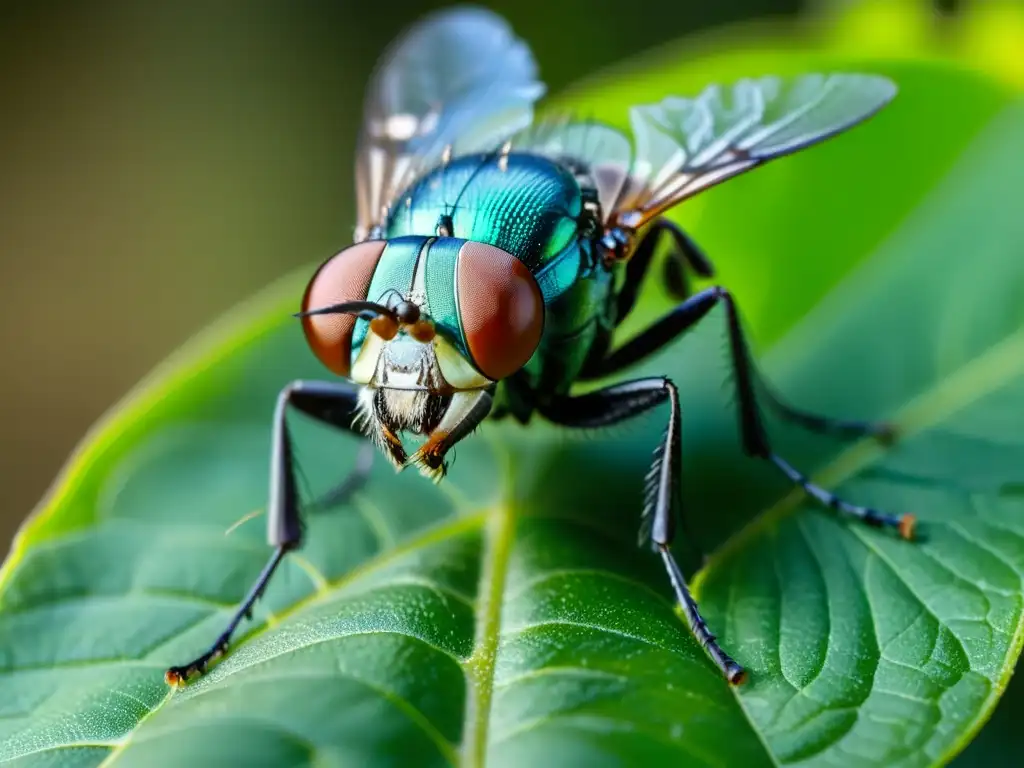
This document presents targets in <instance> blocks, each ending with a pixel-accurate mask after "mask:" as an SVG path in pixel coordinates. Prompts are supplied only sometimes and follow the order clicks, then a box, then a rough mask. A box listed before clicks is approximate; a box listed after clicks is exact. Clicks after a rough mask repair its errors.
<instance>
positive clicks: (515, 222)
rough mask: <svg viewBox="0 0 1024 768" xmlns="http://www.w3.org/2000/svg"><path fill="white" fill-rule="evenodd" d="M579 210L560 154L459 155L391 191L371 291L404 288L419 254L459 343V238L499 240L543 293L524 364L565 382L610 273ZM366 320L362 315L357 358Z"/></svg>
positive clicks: (548, 384)
mask: <svg viewBox="0 0 1024 768" xmlns="http://www.w3.org/2000/svg"><path fill="white" fill-rule="evenodd" d="M584 216H585V213H584V210H583V193H582V191H581V189H580V185H579V183H578V182H577V180H576V179H575V178H574V177H573V175H572V174H571V173H570V172H569V171H568V170H567V169H566V168H565V167H563V166H562V165H560V164H558V163H555V162H553V161H551V160H549V159H547V158H544V157H540V156H537V155H532V154H523V153H510V154H507V155H498V154H486V155H485V154H480V155H467V156H464V157H460V158H457V159H455V160H453V161H451V162H450V163H448V164H447V165H443V166H440V167H438V168H436V169H434V170H433V171H431V172H430V173H428V174H427V175H425V176H423V177H421V178H420V179H418V180H416V181H415V182H414V183H413V185H412V186H411V187H410V188H409V189H408V190H407V191H406V192H404V193H403V194H401V195H400V196H399V197H398V198H396V200H395V202H394V204H393V208H392V211H391V215H390V217H389V219H388V221H387V222H386V225H385V227H384V232H383V236H384V237H385V238H386V239H387V240H388V241H389V242H388V245H387V247H386V248H385V250H384V253H383V254H382V255H381V258H380V262H379V263H378V266H377V270H376V272H375V274H374V277H373V280H372V282H371V285H370V290H369V292H368V296H369V297H370V298H371V300H378V299H380V298H382V297H383V296H384V294H385V293H387V292H388V291H389V290H391V289H394V290H396V291H398V292H399V293H402V294H406V293H408V292H410V291H411V290H412V286H413V280H414V275H415V271H416V266H417V263H418V262H419V261H420V260H421V259H423V261H422V263H423V265H424V269H425V271H424V274H423V283H422V287H423V290H424V293H425V294H426V295H425V296H424V297H423V298H424V299H426V304H427V306H428V308H429V312H430V314H431V316H432V318H433V320H434V322H435V324H437V325H438V326H439V328H440V329H442V331H443V332H445V335H446V336H448V338H451V339H453V341H455V343H456V344H457V346H459V347H460V348H461V349H462V350H464V349H465V344H464V339H463V337H462V332H461V328H460V327H459V320H458V307H457V296H456V288H455V281H454V267H455V261H456V258H457V255H458V251H459V248H460V247H461V244H462V242H464V241H465V240H473V241H476V242H482V243H488V244H490V245H494V246H497V247H498V248H501V249H502V250H504V251H506V252H508V253H510V254H512V255H513V256H515V257H516V258H518V259H520V260H521V261H522V262H523V264H525V265H526V267H527V268H528V269H529V270H530V272H531V273H532V274H533V275H534V277H535V278H536V280H537V283H538V285H539V286H540V289H541V293H542V294H543V296H544V301H545V324H544V335H543V338H542V340H541V343H540V347H539V348H538V350H537V353H536V354H535V355H534V356H533V358H532V359H531V361H530V363H529V364H528V365H527V367H526V369H525V370H526V374H527V375H528V376H530V378H531V379H532V383H533V385H534V386H535V387H537V388H540V389H542V390H547V391H565V390H566V389H568V387H569V385H570V384H571V383H572V380H573V379H574V378H575V376H576V374H577V373H578V372H579V369H580V367H581V366H582V364H583V360H584V358H585V356H586V353H587V351H588V350H589V347H590V345H591V342H592V340H593V337H594V334H595V333H596V331H597V324H598V322H600V321H601V320H603V319H604V313H605V307H606V304H607V299H608V291H609V288H610V279H611V276H610V274H609V273H608V272H607V271H606V270H605V269H604V267H602V266H600V265H598V264H595V262H594V258H593V242H592V240H591V238H590V237H589V236H588V233H587V232H586V231H585V226H584V224H583V221H584ZM435 238H436V239H435ZM366 330H367V328H366V322H365V321H360V322H359V323H358V324H357V327H356V329H355V334H354V338H353V345H352V352H353V359H354V357H355V355H356V354H358V351H359V348H360V346H361V344H362V341H363V340H364V339H365V336H366Z"/></svg>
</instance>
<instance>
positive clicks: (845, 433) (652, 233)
mask: <svg viewBox="0 0 1024 768" xmlns="http://www.w3.org/2000/svg"><path fill="white" fill-rule="evenodd" d="M663 234H667V235H669V236H670V237H671V239H672V244H673V246H674V247H673V250H672V251H671V252H670V255H669V258H668V259H667V260H666V261H665V275H664V279H665V284H666V286H667V287H668V289H669V292H670V293H672V294H673V295H674V296H675V297H676V298H678V299H686V298H687V297H688V296H689V295H690V294H689V288H688V286H687V283H686V273H685V266H686V265H688V266H689V267H690V268H691V269H692V270H693V271H694V272H696V273H697V274H698V275H700V276H701V277H713V276H714V267H713V266H712V265H711V262H710V261H709V260H708V258H707V256H705V255H704V252H703V251H702V250H701V249H700V248H699V247H698V246H697V244H696V243H695V242H694V241H693V240H692V239H691V238H690V236H689V235H688V234H686V232H685V231H683V229H681V228H680V227H679V225H677V224H675V223H674V222H672V221H670V220H669V219H666V218H659V219H655V220H654V222H653V223H652V224H651V226H650V228H649V229H648V230H647V231H646V232H645V233H644V236H643V239H642V240H641V241H640V243H639V244H638V245H637V247H636V250H635V251H634V252H633V255H632V256H630V258H629V261H628V262H627V264H626V279H625V282H624V283H623V286H622V289H621V290H620V291H619V295H618V298H617V311H616V324H620V323H622V321H623V320H625V318H626V316H627V315H628V314H629V313H630V311H631V310H632V309H633V306H634V305H635V304H636V298H637V295H638V294H639V292H640V285H641V284H642V282H643V279H644V277H646V275H647V271H648V269H649V267H650V263H651V258H652V257H653V256H654V251H655V249H656V248H657V246H658V243H659V242H660V240H661V238H662V235H663ZM656 331H657V325H656V326H654V327H652V328H651V329H649V331H648V332H647V333H644V334H643V336H644V337H650V338H649V343H647V344H646V345H644V346H642V347H641V348H640V349H638V350H637V351H638V352H640V353H641V354H638V355H636V356H635V357H632V358H630V360H629V362H623V363H622V364H620V365H617V366H616V367H615V368H614V369H609V367H608V365H609V363H608V361H607V360H603V361H602V360H601V359H595V360H593V361H591V360H588V364H589V365H588V366H587V367H586V368H585V369H584V371H583V377H582V378H585V379H586V378H599V377H601V376H605V375H607V374H609V373H611V372H613V371H614V370H618V369H619V368H623V367H625V366H626V365H628V364H629V363H630V362H635V361H636V360H639V359H640V358H641V357H645V356H647V355H650V354H653V353H654V352H656V351H658V350H659V349H661V347H662V346H664V345H665V344H667V343H668V342H670V341H672V340H673V339H675V337H676V336H677V335H678V333H668V334H659V333H657V332H656ZM652 332H654V333H652ZM757 384H758V386H759V388H760V390H761V394H762V395H763V396H764V398H765V400H766V401H767V403H768V405H769V406H770V407H771V408H772V409H774V410H775V412H776V413H777V414H778V415H779V416H781V417H782V418H783V419H786V420H787V421H791V422H793V423H794V424H797V425H799V426H801V427H803V428H804V429H806V430H809V431H811V432H818V433H822V434H833V435H838V436H840V437H861V436H870V437H875V438H877V439H878V440H879V441H881V442H882V443H884V444H886V445H889V444H891V443H892V442H893V441H894V440H895V437H896V435H895V428H894V427H893V425H892V424H889V423H887V422H876V421H863V420H857V419H837V418H833V417H829V416H822V415H819V414H816V413H810V412H808V411H805V410H802V409H799V408H794V407H793V406H791V405H789V404H788V403H786V402H784V401H783V400H782V399H781V398H780V397H779V396H778V395H776V394H775V393H774V392H773V391H772V390H771V389H770V388H769V387H767V386H766V385H765V383H764V382H762V381H759V382H757Z"/></svg>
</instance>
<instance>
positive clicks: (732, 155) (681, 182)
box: [608, 74, 896, 229]
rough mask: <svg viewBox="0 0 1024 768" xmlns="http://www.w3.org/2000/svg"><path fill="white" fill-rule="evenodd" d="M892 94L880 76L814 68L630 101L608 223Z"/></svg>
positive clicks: (828, 132)
mask: <svg viewBox="0 0 1024 768" xmlns="http://www.w3.org/2000/svg"><path fill="white" fill-rule="evenodd" d="M895 95H896V85H895V84H894V83H893V82H892V81H890V80H888V79H886V78H884V77H879V76H875V75H859V74H831V75H821V74H813V75H801V76H799V77H792V78H782V77H762V78H759V79H756V80H740V81H739V82H737V83H735V84H734V85H731V86H728V87H725V88H723V87H721V86H718V85H713V86H710V87H708V88H706V89H705V90H704V91H703V92H702V93H701V94H700V95H698V96H697V97H695V98H692V99H684V98H668V99H665V100H664V101H662V102H661V103H660V104H652V105H647V106H639V107H634V108H633V109H632V110H631V111H630V122H631V124H632V128H633V137H634V155H633V163H632V166H631V168H630V172H629V178H628V179H626V181H625V182H624V183H623V185H622V188H621V191H620V193H619V195H618V198H617V199H616V201H615V204H614V206H613V208H614V210H613V211H612V213H611V215H610V216H609V217H608V218H609V221H610V223H612V224H616V225H619V226H624V227H629V228H633V229H636V228H638V227H640V226H642V225H643V224H644V223H645V222H647V221H649V220H650V219H652V218H654V217H655V216H657V215H658V214H660V213H662V212H664V211H665V210H666V209H668V208H671V207H672V206H673V205H675V204H677V203H679V202H680V201H682V200H684V199H686V198H687V197H691V196H692V195H695V194H696V193H697V192H700V191H701V190H703V189H707V188H708V187H710V186H713V185H714V184H718V183H719V182H722V181H725V180H726V179H728V178H730V177H732V176H735V175H736V174H739V173H743V172H744V171H747V170H750V169H751V168H755V167H756V166H758V165H761V164H763V163H764V162H766V161H768V160H771V159H772V158H775V157H780V156H782V155H787V154H790V153H791V152H796V151H798V150H800V149H803V148H804V147H807V146H810V145H811V144H815V143H816V142H819V141H823V140H824V139H827V138H829V137H830V136H834V135H835V134H837V133H839V132H841V131H844V130H846V129H847V128H850V127H852V126H854V125H856V124H857V123H859V122H861V121H862V120H865V119H866V118H868V117H870V116H871V115H873V114H874V113H875V112H877V111H878V110H879V109H881V108H882V107H883V106H885V104H887V103H888V102H889V101H890V100H891V99H892V98H893V96H895Z"/></svg>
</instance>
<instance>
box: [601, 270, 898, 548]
mask: <svg viewBox="0 0 1024 768" xmlns="http://www.w3.org/2000/svg"><path fill="white" fill-rule="evenodd" d="M719 303H721V304H724V305H725V309H726V318H727V324H728V330H729V351H730V355H731V357H732V366H733V370H734V371H735V374H736V389H737V395H738V398H737V400H738V407H739V416H740V439H741V442H742V445H743V450H744V451H745V452H746V453H747V455H749V456H756V457H759V458H762V459H766V460H768V461H770V462H772V464H774V465H775V466H776V467H777V468H778V469H779V471H780V472H782V474H784V475H785V476H786V477H787V478H788V479H789V480H790V482H792V483H793V484H795V485H798V486H800V487H801V488H803V489H804V491H806V492H807V494H808V495H810V496H811V497H813V498H814V499H815V500H816V501H818V502H819V503H820V504H822V505H823V506H825V507H828V508H829V509H832V510H835V511H836V512H838V513H840V514H843V515H846V516H848V517H852V518H855V519H857V520H861V521H863V522H864V523H867V524H868V525H871V526H875V527H888V528H893V529H895V530H897V531H899V534H900V535H901V536H902V537H903V538H905V539H911V538H913V535H914V524H915V518H914V516H913V515H892V514H888V513H886V512H880V511H879V510H877V509H872V508H870V507H861V506H857V505H855V504H850V503H848V502H846V501H843V500H842V499H840V498H839V497H838V496H836V495H835V494H832V493H829V492H828V491H826V490H825V489H824V488H820V487H819V486H817V485H814V484H813V483H811V482H810V481H809V480H808V479H807V477H806V476H805V475H803V473H801V472H800V471H798V470H797V469H795V468H794V467H793V466H792V465H791V464H790V463H789V462H788V461H786V460H785V459H783V458H782V457H781V456H779V455H778V454H776V453H775V452H774V451H772V449H771V445H770V443H769V441H768V434H767V432H766V431H765V428H764V423H763V421H762V419H761V414H760V411H759V409H758V404H757V396H756V392H755V378H754V369H753V365H752V364H751V360H750V354H749V352H748V350H747V345H746V342H745V341H744V338H743V331H742V329H741V328H740V322H739V316H738V314H737V311H736V303H735V301H734V300H733V298H732V296H731V295H730V294H729V292H728V291H727V290H725V289H724V288H722V287H719V286H715V287H714V288H708V289H707V290H705V291H701V292H700V293H698V294H695V295H694V296H692V297H690V298H689V299H687V300H686V301H684V302H683V303H681V304H680V305H679V306H677V307H676V308H675V309H674V310H672V311H671V312H670V313H669V314H667V315H665V316H664V317H663V318H661V320H659V321H658V322H656V323H655V324H654V325H652V326H651V327H650V328H648V329H647V330H646V331H644V332H643V333H641V334H640V335H639V336H637V337H636V338H635V339H633V340H631V341H629V342H627V343H626V344H624V345H623V346H622V347H620V348H619V349H617V350H615V351H614V352H612V353H611V354H610V355H609V356H608V357H606V358H605V363H604V366H603V368H602V370H601V371H600V373H599V375H607V374H609V373H612V372H614V371H617V370H619V369H621V368H625V367H626V366H628V365H631V364H632V363H635V362H636V361H637V360H639V359H641V358H643V357H646V356H647V355H649V354H650V353H651V352H653V351H654V350H656V349H659V348H661V347H662V346H664V345H665V344H666V343H668V342H669V341H670V340H672V339H674V338H675V337H677V336H679V335H680V334H681V333H683V332H684V331H686V330H687V329H689V328H691V327H693V326H694V325H696V324H697V323H698V322H699V321H700V320H701V319H702V318H703V317H704V316H705V315H706V314H707V313H708V312H709V311H711V309H712V308H713V307H715V306H716V305H717V304H719ZM805 416H806V418H809V419H822V417H813V416H809V415H806V414H805ZM822 421H825V422H828V420H827V419H822ZM840 424H846V425H848V426H849V425H851V424H855V422H840Z"/></svg>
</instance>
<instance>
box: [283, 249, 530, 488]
mask: <svg viewBox="0 0 1024 768" xmlns="http://www.w3.org/2000/svg"><path fill="white" fill-rule="evenodd" d="M390 243H394V241H387V240H370V241H364V242H362V243H358V244H356V245H353V246H351V247H350V248H347V249H345V250H344V251H342V252H341V253H339V254H338V255H336V256H334V257H333V258H331V259H330V260H328V261H327V262H326V263H325V264H324V265H323V266H322V267H321V268H320V269H319V271H318V272H317V273H316V275H314V277H313V279H312V280H311V281H310V283H309V286H308V288H307V289H306V294H305V297H304V299H303V306H302V310H303V311H302V315H301V316H302V323H303V329H304V331H305V334H306V340H307V341H308V342H309V345H310V348H311V349H312V350H313V352H314V353H315V354H316V356H317V357H318V358H319V359H320V361H321V362H322V363H323V364H324V365H325V366H327V367H328V368H329V369H330V370H331V371H333V372H334V373H336V374H338V375H340V376H344V377H346V378H349V379H351V380H352V381H354V382H355V383H357V384H361V385H362V387H363V389H362V392H361V393H360V398H359V413H358V414H357V418H358V419H359V425H360V427H361V428H362V430H363V431H364V432H365V433H366V434H367V435H368V436H369V437H370V438H371V439H373V440H374V441H375V442H376V443H377V444H378V446H379V447H380V448H381V449H382V450H383V452H384V453H385V455H386V456H388V458H389V459H390V460H391V461H392V463H394V465H395V466H396V467H398V468H402V467H405V466H407V465H409V464H414V465H416V466H418V467H419V468H420V470H421V471H422V472H423V473H424V474H425V475H428V476H430V477H432V478H434V479H440V478H441V477H442V476H443V475H444V472H445V469H446V463H445V461H444V457H445V454H446V453H447V452H448V450H450V449H451V447H452V446H454V445H455V444H456V443H457V442H458V441H459V440H461V439H462V438H463V437H465V436H466V435H468V434H469V433H470V432H471V431H472V430H473V429H475V428H476V426H477V425H478V424H479V423H480V422H481V421H482V420H483V419H484V418H485V417H486V416H487V414H488V412H489V411H490V409H491V404H492V394H493V391H494V387H495V385H496V383H497V382H498V381H500V380H501V379H503V378H506V377H507V376H510V375H511V374H513V373H515V372H516V371H517V370H519V369H520V368H522V367H523V365H525V364H526V362H527V361H528V360H529V359H530V357H531V356H532V355H533V353H534V351H535V350H536V348H537V346H538V344H539V342H540V337H541V332H542V330H543V323H544V302H543V298H542V296H541V293H540V289H539V288H538V286H537V282H536V280H534V278H533V275H532V274H531V273H530V271H529V270H528V269H527V268H526V267H525V266H524V265H523V264H522V262H520V261H519V260H518V259H516V258H515V257H514V256H512V255H510V254H508V253H506V252H505V251H502V250H501V249H499V248H496V247H494V246H492V245H487V244H484V243H477V242H473V241H466V240H456V239H454V238H440V239H437V240H427V241H426V242H425V243H424V244H423V245H422V246H421V250H419V251H416V252H415V253H414V258H412V259H410V258H409V257H408V255H409V254H408V250H407V249H406V251H405V252H404V253H403V251H402V250H401V249H399V248H397V247H396V248H392V247H391V246H390ZM431 259H436V260H437V261H436V262H431ZM449 267H450V269H449ZM403 269H404V271H405V272H408V273H409V274H404V273H403ZM396 282H397V283H398V284H401V285H403V287H405V290H398V289H396V288H395V287H394V285H395V283H396ZM402 433H411V434H414V435H421V436H424V437H425V438H426V439H425V440H424V441H423V443H422V444H421V445H420V446H419V447H418V448H417V450H416V451H415V452H414V453H413V454H412V456H410V455H409V453H408V452H407V450H406V448H405V446H404V445H403V442H402Z"/></svg>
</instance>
